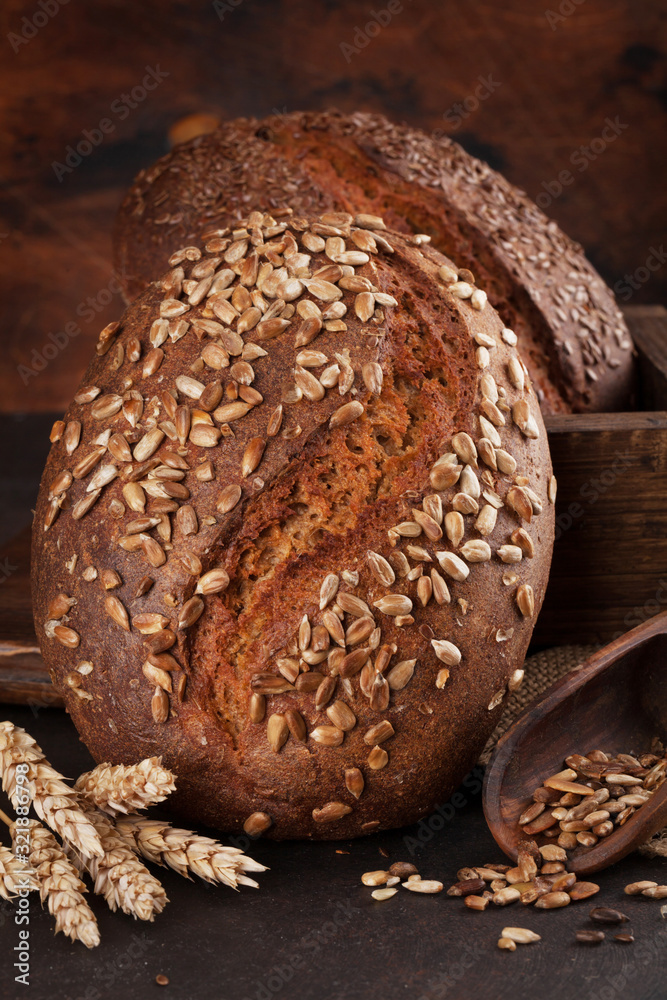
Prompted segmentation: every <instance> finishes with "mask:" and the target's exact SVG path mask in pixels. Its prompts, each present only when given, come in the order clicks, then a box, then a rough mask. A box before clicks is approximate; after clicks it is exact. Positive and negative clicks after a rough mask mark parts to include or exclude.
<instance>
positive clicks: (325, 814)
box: [312, 802, 352, 823]
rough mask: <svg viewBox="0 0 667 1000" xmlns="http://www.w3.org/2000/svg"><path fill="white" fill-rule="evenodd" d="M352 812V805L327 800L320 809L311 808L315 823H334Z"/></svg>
mask: <svg viewBox="0 0 667 1000" xmlns="http://www.w3.org/2000/svg"><path fill="white" fill-rule="evenodd" d="M351 812H352V806H348V805H346V804H345V803H344V802H327V804H326V805H324V806H322V808H321V809H313V813H312V815H313V819H314V820H315V822H316V823H334V822H336V820H339V819H342V818H343V816H347V815H348V813H351Z"/></svg>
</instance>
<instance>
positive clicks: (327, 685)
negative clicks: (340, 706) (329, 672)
mask: <svg viewBox="0 0 667 1000" xmlns="http://www.w3.org/2000/svg"><path fill="white" fill-rule="evenodd" d="M336 683H337V681H336V678H335V677H325V678H324V679H323V680H322V681H321V682H320V684H319V685H318V687H317V690H316V692H315V708H316V709H317V711H318V712H321V711H322V709H323V708H324V706H325V705H326V704H327V703H328V702H329V701H330V700H331V697H332V695H333V693H334V691H335V690H336Z"/></svg>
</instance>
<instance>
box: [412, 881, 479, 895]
mask: <svg viewBox="0 0 667 1000" xmlns="http://www.w3.org/2000/svg"><path fill="white" fill-rule="evenodd" d="M483 884H484V883H482V885H483ZM403 885H404V886H405V888H406V889H409V890H410V891H411V892H424V893H427V894H430V893H435V892H442V890H443V888H444V886H443V884H442V882H436V881H435V880H434V879H419V881H418V882H417V881H415V882H410V881H409V880H408V881H407V882H404V883H403Z"/></svg>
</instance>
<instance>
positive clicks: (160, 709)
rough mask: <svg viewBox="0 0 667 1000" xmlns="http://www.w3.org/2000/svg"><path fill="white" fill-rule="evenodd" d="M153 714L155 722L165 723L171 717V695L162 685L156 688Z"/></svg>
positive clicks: (152, 708) (152, 707) (152, 703)
mask: <svg viewBox="0 0 667 1000" xmlns="http://www.w3.org/2000/svg"><path fill="white" fill-rule="evenodd" d="M151 714H152V716H153V721H154V722H159V723H163V722H166V721H167V719H168V718H169V695H168V694H167V692H166V691H165V690H163V688H161V687H156V688H155V693H154V694H153V697H152V699H151Z"/></svg>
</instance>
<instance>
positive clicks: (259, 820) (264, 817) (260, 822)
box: [243, 812, 273, 837]
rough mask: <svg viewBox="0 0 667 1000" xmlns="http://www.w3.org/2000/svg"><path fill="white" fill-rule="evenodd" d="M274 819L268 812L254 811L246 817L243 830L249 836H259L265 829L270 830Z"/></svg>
mask: <svg viewBox="0 0 667 1000" xmlns="http://www.w3.org/2000/svg"><path fill="white" fill-rule="evenodd" d="M272 823H273V820H272V819H271V817H270V816H269V814H268V813H265V812H254V813H251V814H250V816H248V818H247V819H246V821H245V822H244V824H243V830H244V832H245V833H247V834H248V836H249V837H259V836H261V834H262V833H264V832H265V830H268V829H269V827H270V826H271V824H272Z"/></svg>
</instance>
